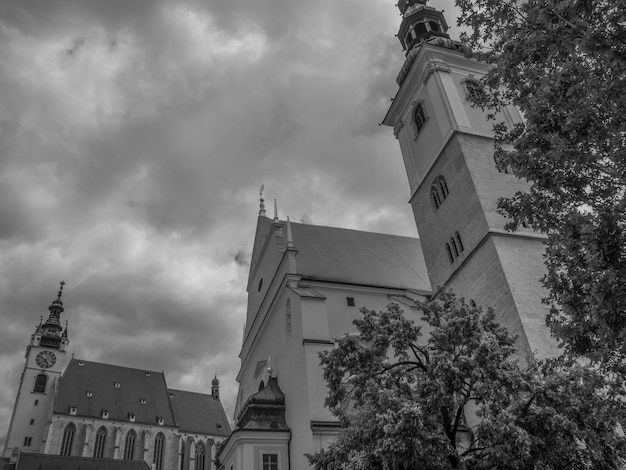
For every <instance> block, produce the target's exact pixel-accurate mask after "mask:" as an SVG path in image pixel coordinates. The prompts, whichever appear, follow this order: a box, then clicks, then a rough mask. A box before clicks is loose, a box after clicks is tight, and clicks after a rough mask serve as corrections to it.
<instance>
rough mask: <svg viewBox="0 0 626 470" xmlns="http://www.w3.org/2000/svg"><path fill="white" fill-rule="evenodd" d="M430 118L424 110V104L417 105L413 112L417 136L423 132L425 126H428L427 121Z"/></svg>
mask: <svg viewBox="0 0 626 470" xmlns="http://www.w3.org/2000/svg"><path fill="white" fill-rule="evenodd" d="M427 119H428V117H427V116H426V111H425V110H424V103H417V104H416V105H415V109H414V110H413V121H414V122H415V134H416V137H417V134H419V132H420V131H421V130H422V128H423V127H424V124H426V120H427Z"/></svg>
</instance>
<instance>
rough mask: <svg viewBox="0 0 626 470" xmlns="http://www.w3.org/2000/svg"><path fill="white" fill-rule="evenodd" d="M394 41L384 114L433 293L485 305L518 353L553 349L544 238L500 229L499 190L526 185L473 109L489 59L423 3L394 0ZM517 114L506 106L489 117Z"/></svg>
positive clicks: (515, 117)
mask: <svg viewBox="0 0 626 470" xmlns="http://www.w3.org/2000/svg"><path fill="white" fill-rule="evenodd" d="M397 6H398V8H399V9H400V14H401V16H402V20H401V23H400V29H399V31H398V39H399V41H400V44H401V45H402V48H403V49H404V51H405V54H406V58H405V61H404V64H403V65H402V68H401V69H400V73H399V74H398V76H397V78H396V82H397V83H398V85H399V90H398V92H397V94H396V96H395V98H394V99H393V102H392V104H391V107H390V109H389V111H388V112H387V115H386V116H385V119H384V120H383V124H385V125H388V126H390V127H392V128H393V131H394V135H395V136H396V138H397V139H398V141H399V144H400V149H401V152H402V157H403V159H404V164H405V167H406V172H407V176H408V180H409V186H410V191H411V193H410V194H411V195H410V203H411V206H412V207H413V214H414V217H415V221H416V224H417V231H418V233H419V236H420V242H421V245H422V249H423V252H424V258H425V261H426V267H427V269H428V275H429V277H430V282H431V286H432V289H433V291H434V293H435V296H436V295H437V293H438V292H440V291H441V290H442V289H452V290H453V291H454V292H456V293H457V294H459V295H461V296H463V297H465V298H466V300H467V302H468V303H476V304H477V305H482V306H484V307H493V308H494V309H495V312H496V315H497V317H498V320H499V321H500V323H502V324H503V325H504V326H506V327H507V328H508V330H509V331H510V332H511V333H512V334H514V335H517V337H518V347H519V349H520V351H521V352H522V355H523V353H526V352H530V351H533V352H536V353H537V354H538V355H539V356H540V357H547V356H553V355H555V354H556V353H557V351H558V350H557V347H556V343H555V342H554V340H552V339H551V338H550V335H549V331H548V329H547V327H546V324H545V315H546V306H545V305H543V304H542V300H541V299H542V298H544V297H547V292H546V291H545V290H544V288H543V286H542V285H541V283H540V279H541V278H542V276H543V275H544V273H545V267H544V264H543V252H544V245H543V237H542V235H540V234H538V233H536V232H533V231H532V230H531V229H530V228H524V227H520V228H519V230H518V231H516V232H508V231H506V230H505V229H504V226H505V224H506V220H505V219H504V217H502V216H501V215H500V214H499V213H498V210H497V203H498V199H499V198H500V197H506V196H511V195H513V194H514V193H515V192H516V191H519V190H525V189H526V188H527V186H526V183H525V182H524V181H522V180H520V179H519V178H517V177H516V176H515V175H514V174H513V172H512V171H511V169H510V168H502V167H501V166H499V165H498V164H497V163H496V162H495V161H494V135H493V130H492V129H493V123H492V122H489V121H487V119H486V113H485V112H483V111H482V110H481V109H478V108H475V107H473V106H472V104H471V102H470V100H469V99H468V98H470V97H471V96H472V95H474V94H479V93H482V86H481V82H480V79H481V78H482V77H483V76H484V75H485V74H486V73H487V71H488V70H489V65H488V64H485V63H481V62H479V61H476V60H474V59H471V58H469V57H468V54H467V53H468V52H469V50H468V47H467V45H465V44H463V43H461V42H459V41H455V40H452V39H451V38H450V36H449V35H448V32H447V31H448V25H447V23H446V20H445V18H444V15H443V12H442V11H440V10H437V9H435V8H433V7H430V6H428V5H426V0H400V1H399V2H398V4H397ZM522 120H523V117H522V116H521V115H520V113H519V111H518V110H517V109H516V108H514V107H513V106H509V107H505V108H503V109H502V110H500V111H499V113H498V114H497V116H496V122H505V123H506V124H507V125H508V126H509V127H511V126H513V125H515V124H516V123H519V122H522Z"/></svg>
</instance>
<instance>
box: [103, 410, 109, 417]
mask: <svg viewBox="0 0 626 470" xmlns="http://www.w3.org/2000/svg"><path fill="white" fill-rule="evenodd" d="M102 419H109V412H108V411H107V410H102Z"/></svg>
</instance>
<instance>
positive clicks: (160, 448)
mask: <svg viewBox="0 0 626 470" xmlns="http://www.w3.org/2000/svg"><path fill="white" fill-rule="evenodd" d="M164 446H165V436H164V435H163V433H162V432H160V433H158V434H157V435H156V437H155V438H154V454H153V455H152V463H154V468H155V470H163V454H164V451H165V449H164Z"/></svg>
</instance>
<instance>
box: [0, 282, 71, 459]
mask: <svg viewBox="0 0 626 470" xmlns="http://www.w3.org/2000/svg"><path fill="white" fill-rule="evenodd" d="M64 285H65V282H63V281H61V286H60V289H59V292H58V294H57V298H56V299H55V300H54V301H53V302H52V304H51V305H50V307H48V310H49V311H50V313H49V315H48V319H47V320H46V321H45V322H44V321H43V317H42V321H41V322H40V323H39V325H38V326H37V327H36V328H35V331H34V332H33V334H32V335H31V337H30V342H29V344H28V346H27V347H26V363H25V364H24V370H23V371H22V377H21V379H20V385H19V389H18V392H17V398H16V400H15V406H14V408H13V415H12V417H11V424H10V425H9V432H8V434H7V440H6V444H5V448H4V456H5V457H9V456H10V455H11V453H12V452H13V451H14V449H16V448H17V449H20V450H26V451H31V452H39V451H42V450H43V448H44V442H43V440H44V439H45V436H46V434H47V432H46V431H47V426H48V421H49V419H50V416H51V414H52V407H53V406H54V394H55V387H56V384H57V382H58V379H59V377H60V376H61V368H62V366H63V363H64V358H65V354H66V349H67V345H68V344H69V342H70V341H69V339H68V336H67V322H66V326H65V329H63V328H62V327H61V322H60V317H61V313H63V302H62V301H61V295H62V293H63V286H64Z"/></svg>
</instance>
